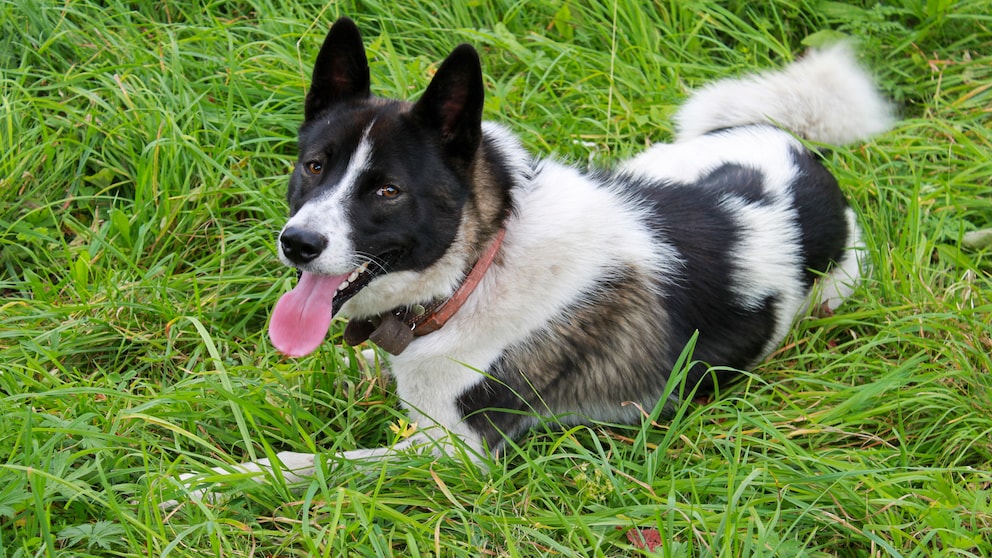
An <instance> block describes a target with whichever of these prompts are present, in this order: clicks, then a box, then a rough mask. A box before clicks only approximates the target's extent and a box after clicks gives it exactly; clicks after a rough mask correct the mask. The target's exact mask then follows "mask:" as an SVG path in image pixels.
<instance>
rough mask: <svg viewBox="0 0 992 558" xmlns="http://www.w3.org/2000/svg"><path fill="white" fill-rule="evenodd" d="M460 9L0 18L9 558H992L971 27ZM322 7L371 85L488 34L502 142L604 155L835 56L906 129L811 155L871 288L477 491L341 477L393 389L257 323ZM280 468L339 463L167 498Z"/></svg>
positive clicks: (76, 9)
mask: <svg viewBox="0 0 992 558" xmlns="http://www.w3.org/2000/svg"><path fill="white" fill-rule="evenodd" d="M453 4H454V5H453V6H451V7H450V8H441V7H439V6H440V5H439V4H437V3H433V2H431V3H420V2H410V3H396V2H382V1H380V0H370V1H366V2H352V1H342V2H338V3H329V4H326V5H323V4H308V3H305V2H292V3H290V2H284V1H283V0H247V1H239V2H212V3H207V5H206V6H202V5H200V4H194V3H191V2H163V3H125V2H120V1H118V0H107V1H104V2H95V1H92V0H64V1H61V2H51V1H48V0H42V1H38V2H20V1H16V0H0V295H2V297H3V298H2V301H0V555H3V556H11V557H34V556H118V557H122V556H338V555H383V556H389V555H402V556H490V555H491V556H536V555H541V556H544V555H564V556H572V555H589V556H631V555H660V556H709V555H721V556H745V555H746V556H772V555H775V556H945V555H953V556H992V543H990V542H989V541H992V375H990V368H992V357H990V356H989V355H990V353H992V326H990V325H989V322H990V311H992V258H990V257H992V253H990V249H989V248H988V247H986V248H976V249H969V248H966V247H963V246H962V239H963V237H964V235H965V233H967V232H970V231H974V230H978V229H985V228H989V227H992V131H990V130H992V87H990V85H989V84H990V82H992V70H990V68H992V57H990V53H992V31H990V29H989V27H990V25H992V18H990V16H989V15H988V6H987V3H986V2H985V1H984V0H982V1H979V0H962V1H958V2H952V1H950V0H929V1H927V2H912V1H909V0H895V1H893V2H891V3H887V4H872V3H864V4H854V5H852V4H846V3H837V2H825V1H814V0H793V1H776V2H768V3H750V2H742V1H732V2H713V1H709V0H690V1H687V2H656V3H653V4H652V5H651V6H650V7H649V8H648V7H644V6H645V3H644V2H633V1H628V0H616V1H615V2H605V3H601V2H586V1H580V0H571V1H569V0H564V1H561V0H559V1H551V2H549V1H542V2H527V1H519V2H508V1H506V2H500V1H493V2H488V1H487V2H473V3H458V2H455V3H453ZM339 14H349V15H351V16H353V17H355V18H356V19H357V20H358V21H359V25H360V26H361V27H362V29H363V31H364V33H365V35H366V42H367V44H368V45H369V46H368V48H369V53H370V56H371V58H372V62H371V64H372V73H373V82H374V88H375V91H376V92H377V93H379V94H383V95H389V96H402V97H411V96H415V95H416V94H417V93H418V92H419V91H420V90H421V89H422V88H423V87H424V86H425V85H426V82H427V80H428V79H429V75H430V73H431V71H432V70H433V69H434V68H435V67H436V63H437V62H438V61H439V60H440V59H441V58H442V57H443V56H444V54H446V52H447V50H448V49H450V48H451V47H453V46H454V45H455V44H456V43H458V42H462V41H468V42H472V43H473V44H475V45H477V46H478V47H479V48H480V49H481V50H482V52H483V57H484V66H485V72H486V82H487V86H488V89H489V95H488V97H487V101H486V111H487V117H488V118H491V119H494V120H498V121H502V122H506V123H512V125H513V126H514V127H515V128H516V129H517V130H518V131H519V132H520V133H521V135H522V137H523V139H524V141H525V143H526V144H527V145H528V146H530V147H531V148H533V149H534V150H537V151H540V152H546V153H553V154H555V155H556V156H558V157H560V158H564V159H567V160H572V161H577V162H586V161H591V162H593V163H604V164H608V163H609V162H610V161H613V160H615V159H616V158H618V157H622V156H625V155H628V154H630V153H633V152H635V151H636V150H638V149H639V148H640V147H641V146H643V145H645V144H646V143H647V142H648V141H652V140H653V141H665V140H667V139H669V138H670V137H671V123H670V120H669V118H670V116H671V114H672V112H673V111H674V109H675V107H677V106H678V103H679V102H680V101H681V100H682V99H683V98H684V97H685V95H686V94H687V92H688V90H689V89H690V88H691V87H694V86H698V85H701V84H703V83H706V82H707V81H710V80H713V79H716V78H719V77H722V76H726V75H731V74H737V73H740V72H743V71H747V70H751V69H756V68H765V67H770V66H775V65H778V64H781V63H782V62H783V61H786V60H789V59H791V58H792V57H794V56H795V55H797V54H798V53H800V52H801V51H802V50H803V49H804V48H805V46H806V45H808V44H816V43H817V42H819V41H822V40H825V39H828V38H830V37H832V36H837V35H847V36H850V37H855V38H857V39H858V41H859V45H860V50H861V51H862V52H863V53H864V56H865V61H866V63H868V64H869V65H870V66H872V67H873V68H875V69H876V70H877V73H878V76H879V79H880V82H881V83H882V85H883V87H884V89H885V90H886V92H887V93H888V94H889V95H891V96H892V98H894V99H895V100H896V101H897V103H898V104H899V106H900V110H901V115H902V120H901V121H900V123H899V124H898V126H897V127H896V129H894V130H893V131H891V132H889V133H887V134H885V135H883V136H881V137H879V138H877V139H876V140H874V141H872V142H871V143H868V144H866V145H861V146H853V147H850V148H842V149H837V150H835V151H833V152H832V154H831V155H830V156H829V158H830V160H829V166H830V167H831V168H832V169H833V170H834V171H835V172H836V174H837V176H838V177H839V179H840V180H841V181H842V183H843V184H844V186H845V188H846V190H847V191H848V192H849V195H850V198H851V200H852V203H853V204H854V205H855V206H856V207H857V208H858V210H859V212H860V213H861V215H862V219H863V222H864V225H865V229H866V230H867V231H868V241H869V243H870V248H871V253H872V256H873V258H874V262H875V272H874V275H873V278H872V279H871V280H870V281H868V282H867V283H866V284H865V285H864V287H863V288H861V289H860V290H859V291H858V293H857V294H856V295H855V296H854V297H853V298H852V299H851V300H850V301H849V302H848V303H846V304H845V305H844V306H843V307H841V309H840V310H839V311H838V312H837V313H836V314H835V315H833V316H830V317H823V318H816V319H814V318H808V319H804V320H801V321H800V322H799V323H798V324H797V327H796V329H795V332H794V333H793V334H792V335H791V336H790V337H789V338H788V340H787V341H786V343H785V344H784V345H783V347H782V348H781V349H780V350H779V351H778V352H777V353H775V354H774V355H773V356H772V357H771V358H769V359H768V361H767V362H766V363H765V364H763V365H762V366H760V367H759V368H758V369H757V370H755V371H754V373H753V374H752V375H750V376H749V377H748V379H747V380H746V381H744V382H742V383H740V384H738V385H736V386H733V387H731V388H729V389H727V390H726V391H725V392H724V393H722V394H720V396H719V397H717V398H714V399H713V400H710V401H703V402H696V403H691V404H687V405H685V406H683V408H681V409H680V411H679V414H678V415H677V416H676V417H675V418H674V419H673V420H671V421H666V422H658V421H652V420H649V419H646V420H645V422H644V424H643V425H641V426H637V427H626V428H624V427H610V426H609V425H597V426H594V427H581V428H572V429H568V430H561V429H557V428H547V429H539V430H538V431H536V432H534V433H533V434H532V435H530V436H528V437H527V438H525V439H523V440H520V441H519V442H518V443H517V444H514V445H512V446H511V449H510V450H509V451H508V452H507V453H506V455H504V456H502V457H500V458H498V459H493V460H492V462H491V463H489V469H488V471H482V470H479V469H476V468H473V467H470V466H466V465H465V463H463V462H462V461H460V460H459V459H450V460H448V459H441V460H434V459H431V458H428V457H416V456H413V457H410V458H409V459H408V460H405V461H403V462H402V463H397V464H387V465H383V466H382V467H381V468H378V469H376V470H374V471H373V473H372V474H369V473H367V472H362V471H359V470H356V469H355V468H354V467H351V466H348V465H347V464H345V465H342V466H340V467H335V466H333V465H335V464H334V463H333V457H332V456H333V452H334V451H335V450H342V449H352V448H355V447H369V446H376V445H382V444H387V443H390V442H391V441H393V440H394V439H395V438H396V437H397V435H396V434H394V433H393V432H392V430H391V429H390V428H389V427H390V426H391V425H392V426H396V425H398V424H399V423H400V421H401V418H402V413H400V412H399V411H397V410H396V408H397V404H396V400H395V397H394V396H393V395H392V394H391V392H390V386H389V384H388V382H387V380H385V379H383V378H382V377H381V376H380V375H378V374H375V373H366V372H362V371H360V370H359V369H358V367H357V365H356V364H355V363H356V359H355V356H354V354H353V353H351V352H350V350H349V349H347V348H344V347H343V346H342V345H341V344H340V343H339V342H337V341H335V342H332V343H327V344H325V345H324V347H323V348H322V349H321V350H320V351H319V354H316V355H315V356H312V357H309V358H305V359H301V360H297V361H287V360H284V359H283V358H281V357H280V356H279V355H278V354H277V353H276V352H275V351H274V350H273V349H272V347H271V346H270V345H269V344H268V342H267V339H266V337H265V334H264V329H265V324H266V320H267V318H268V315H269V312H270V310H271V307H272V304H273V303H274V301H275V300H276V298H277V297H278V295H279V294H280V293H282V292H284V291H285V290H286V289H287V288H289V286H290V285H291V284H292V282H293V280H294V277H293V274H292V272H291V271H290V270H288V269H285V268H283V267H281V266H280V265H279V264H278V262H277V261H276V259H275V257H274V246H273V240H274V235H275V232H276V230H277V229H278V227H279V226H280V223H281V220H282V219H283V216H284V214H285V210H286V209H285V205H284V202H283V195H284V194H283V188H284V185H285V183H286V177H287V171H288V169H289V168H290V165H291V162H292V160H293V157H294V149H295V146H294V141H295V139H294V137H295V129H296V126H297V125H298V123H299V121H300V120H301V118H302V97H303V95H304V93H305V87H306V85H307V83H308V80H309V70H310V66H311V63H312V60H313V58H314V56H315V55H316V51H317V48H318V46H319V43H320V40H321V39H322V36H323V33H324V31H325V29H326V26H327V25H328V24H329V22H330V21H332V20H333V19H334V18H335V17H336V16H337V15H339ZM335 331H337V332H340V325H338V326H336V328H335ZM646 411H650V410H646ZM282 450H295V451H305V452H311V451H317V450H320V451H324V452H325V453H324V454H323V455H324V456H326V457H325V459H327V460H328V463H325V464H323V466H322V467H321V468H320V470H319V471H318V475H317V476H316V477H315V478H314V480H313V481H311V482H309V483H305V484H304V485H303V486H297V487H292V486H287V485H286V484H285V483H283V482H282V481H281V480H280V479H278V478H276V479H273V480H272V481H271V482H268V483H264V484H260V483H255V482H253V481H252V480H250V479H247V478H240V477H233V478H232V479H230V480H229V482H226V483H224V484H222V485H221V488H220V490H221V491H223V492H224V493H225V494H227V495H228V496H230V498H229V499H228V500H227V501H225V502H224V503H220V504H205V503H187V504H185V505H184V506H183V507H182V508H181V509H180V510H179V511H178V512H175V513H168V514H167V513H165V512H162V511H160V510H159V509H158V507H157V505H158V504H159V503H160V502H162V501H163V500H167V499H170V498H173V497H176V496H177V495H180V494H181V493H182V490H181V488H180V486H179V484H178V483H177V481H176V480H175V479H176V476H177V475H178V474H179V473H182V472H189V471H194V472H204V473H206V472H207V470H208V467H211V466H216V465H221V464H230V463H236V462H240V461H243V460H245V459H254V458H260V457H264V456H267V455H270V454H273V453H275V452H278V451H282ZM206 480H210V477H209V476H206Z"/></svg>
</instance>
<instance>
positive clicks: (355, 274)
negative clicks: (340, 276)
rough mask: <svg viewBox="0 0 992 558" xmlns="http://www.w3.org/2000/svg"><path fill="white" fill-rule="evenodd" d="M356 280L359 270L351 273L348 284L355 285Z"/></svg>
mask: <svg viewBox="0 0 992 558" xmlns="http://www.w3.org/2000/svg"><path fill="white" fill-rule="evenodd" d="M355 279H358V271H357V270H356V271H352V272H351V275H349V276H348V282H349V283H354V282H355Z"/></svg>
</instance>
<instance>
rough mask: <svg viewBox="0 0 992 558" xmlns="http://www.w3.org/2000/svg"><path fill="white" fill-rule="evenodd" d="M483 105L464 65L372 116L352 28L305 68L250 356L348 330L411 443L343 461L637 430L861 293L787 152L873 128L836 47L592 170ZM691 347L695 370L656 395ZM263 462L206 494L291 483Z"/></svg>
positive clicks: (871, 106) (307, 462)
mask: <svg viewBox="0 0 992 558" xmlns="http://www.w3.org/2000/svg"><path fill="white" fill-rule="evenodd" d="M484 95H485V94H484V90H483V79H482V69H481V62H480V58H479V55H478V54H477V52H476V50H475V49H474V48H473V47H471V46H469V45H461V46H458V47H457V48H455V49H454V50H453V51H452V52H451V54H450V55H449V56H448V57H447V58H446V59H445V60H444V61H443V63H442V64H441V65H440V67H439V68H438V70H437V72H436V74H435V75H434V76H433V78H432V80H431V81H430V84H429V85H428V87H427V89H426V90H425V92H424V93H423V95H422V96H421V97H420V98H419V99H418V100H417V101H416V102H406V101H402V100H392V99H383V98H378V97H375V96H373V95H372V94H371V93H370V76H369V65H368V61H367V58H366V54H365V50H364V46H363V43H362V38H361V35H360V33H359V30H358V28H357V26H356V25H355V23H354V22H352V21H351V20H350V19H347V18H342V19H339V20H338V21H337V22H335V23H334V24H333V26H332V27H331V28H330V30H329V32H328V33H327V36H326V39H325V40H324V42H323V45H322V47H321V48H320V51H319V54H318V55H317V59H316V62H315V64H314V68H313V76H312V83H311V86H310V89H309V91H308V93H307V95H306V99H305V103H304V107H303V109H304V121H303V124H302V126H301V127H300V130H299V158H298V161H297V163H296V165H295V168H294V170H293V172H292V176H291V177H290V180H289V189H288V195H287V200H288V204H289V219H288V221H287V222H286V224H285V226H284V227H283V228H282V230H281V232H280V233H279V237H278V252H279V259H280V260H281V261H282V262H283V263H284V264H286V265H288V266H290V267H292V268H295V269H296V270H297V271H298V272H299V275H300V278H299V281H298V284H297V286H296V287H295V288H294V289H293V290H292V291H290V292H288V293H286V294H285V295H283V296H282V297H281V298H280V300H279V301H278V302H277V303H276V305H275V308H274V311H273V314H272V318H271V321H270V325H269V336H270V339H271V341H272V343H273V344H274V345H275V347H276V348H277V349H278V350H280V351H281V352H282V353H284V354H286V355H288V356H291V357H298V356H303V355H306V354H309V353H311V352H312V351H314V350H315V349H316V348H317V347H318V346H319V345H320V344H321V343H323V342H324V340H325V337H326V336H327V332H328V329H329V327H330V324H331V321H332V319H333V318H334V317H335V316H339V315H340V316H347V317H349V322H348V324H347V326H346V328H345V331H344V338H345V341H346V342H348V343H350V344H359V343H362V342H364V341H365V340H367V339H371V340H372V341H373V342H374V343H375V344H377V345H379V346H380V347H381V348H383V349H385V350H386V351H388V352H390V353H392V356H391V358H390V359H389V366H388V368H389V372H390V373H391V375H392V377H393V378H394V379H395V385H396V392H397V394H398V396H399V399H400V401H401V402H402V404H403V405H404V406H405V407H406V409H407V410H408V412H409V415H410V420H411V422H412V423H416V425H417V430H416V433H415V434H413V435H412V436H411V437H409V438H408V439H406V440H405V441H403V442H400V443H399V444H397V445H395V446H393V447H389V448H376V449H356V450H354V451H348V452H345V453H344V454H343V455H342V456H341V457H343V458H344V459H376V458H382V457H384V456H389V455H393V454H395V453H398V452H402V451H404V450H411V449H413V448H424V447H426V448H431V451H435V452H437V453H439V454H445V453H447V454H450V453H452V452H454V451H456V450H458V449H459V448H461V449H462V450H467V454H469V455H471V456H474V459H476V460H481V459H482V458H483V456H485V455H486V454H487V453H495V452H499V451H500V450H501V449H502V448H503V446H504V443H505V441H506V440H508V439H513V438H515V437H518V436H520V435H522V434H523V433H525V432H526V431H527V430H528V429H530V428H532V427H533V426H534V425H535V424H536V423H537V421H538V420H539V419H541V418H542V417H549V418H552V419H553V420H555V421H559V422H561V423H564V424H575V423H588V422H590V421H604V422H609V423H636V422H638V421H640V420H642V417H643V414H642V413H643V410H644V409H647V410H651V409H655V408H657V405H659V404H661V405H667V406H669V407H671V406H674V405H677V404H678V403H679V401H680V400H681V398H682V397H684V396H685V395H686V394H696V395H700V394H706V393H709V392H712V391H713V389H714V388H715V386H717V385H720V384H723V383H724V382H730V381H732V380H733V379H734V377H735V376H737V375H739V374H740V373H739V372H735V370H748V369H749V368H751V367H753V366H754V365H756V364H758V363H759V362H761V361H762V359H764V358H765V357H766V356H768V355H769V353H771V352H772V351H773V350H774V349H775V348H776V347H777V346H778V345H779V343H780V342H781V341H782V339H783V338H784V337H785V336H786V335H787V333H788V331H789V329H790V327H791V325H792V324H793V322H794V320H795V319H796V317H797V316H800V315H802V314H803V313H804V312H807V311H808V310H810V309H811V308H813V307H825V308H828V309H830V310H833V309H834V308H836V307H837V305H838V304H840V302H841V301H842V300H843V299H844V298H845V297H847V296H848V295H849V294H851V292H852V291H853V289H854V288H855V287H856V285H857V284H858V281H859V278H860V277H861V276H862V274H863V272H864V269H865V267H866V258H865V255H864V252H865V244H864V242H863V240H862V232H861V229H860V228H859V225H858V222H857V219H856V217H855V212H854V211H853V210H852V209H851V208H850V207H849V205H848V204H847V202H846V201H845V197H844V195H843V194H842V192H841V190H840V188H839V187H838V184H837V181H836V180H835V178H834V177H833V176H832V175H831V174H830V172H829V171H828V170H827V169H826V168H825V166H824V161H823V159H822V155H821V154H820V153H818V152H817V150H816V149H810V148H808V147H806V146H805V144H804V141H807V142H814V143H816V144H847V143H851V142H855V141H860V140H865V139H867V138H869V137H871V136H873V135H875V134H878V133H881V132H883V131H884V130H886V129H887V128H888V127H889V126H890V125H891V123H892V122H893V116H892V112H891V108H890V105H889V104H888V102H887V101H886V99H884V97H883V96H882V95H881V94H880V93H879V92H878V90H877V88H876V86H875V85H874V83H873V80H872V79H871V77H870V76H869V75H868V73H867V72H866V71H864V70H863V69H862V68H861V67H860V66H859V65H858V64H857V63H856V61H855V58H854V56H853V54H852V52H851V49H850V48H849V47H848V46H845V45H836V46H833V47H829V48H826V49H823V50H819V51H812V52H810V53H808V54H807V55H806V56H805V57H804V58H801V59H800V60H799V61H797V62H794V63H792V64H791V65H788V66H786V67H785V68H784V69H782V70H777V71H768V72H765V73H761V74H757V75H753V76H745V77H743V78H737V79H726V80H723V81H718V82H716V83H714V84H712V85H710V86H708V87H705V88H703V89H702V90H700V91H698V92H696V93H695V94H693V95H692V96H691V98H690V99H689V100H688V102H687V103H686V104H685V105H684V106H683V107H682V108H681V109H680V110H679V111H678V113H677V115H676V124H677V137H676V138H675V141H674V142H672V143H659V144H655V145H653V146H652V147H650V148H648V149H647V150H646V151H644V152H642V153H641V154H639V155H637V156H635V157H634V158H632V159H630V160H627V161H624V162H621V163H619V164H618V165H617V166H616V167H615V168H613V169H609V170H596V169H593V170H588V169H576V168H572V167H570V166H567V165H565V164H562V163H561V162H558V161H556V160H552V159H548V158H541V157H537V156H535V155H532V154H530V153H528V152H527V151H525V149H524V148H523V147H522V146H521V142H520V140H519V139H518V138H517V137H516V136H514V134H513V133H512V132H511V131H510V130H509V129H508V128H507V127H505V126H503V125H500V124H496V123H492V122H486V121H483V120H482V113H483V100H484ZM690 342H692V343H694V345H693V346H692V362H694V363H695V364H692V365H691V366H687V367H685V369H684V370H682V371H680V375H679V378H678V382H679V386H677V387H676V386H673V385H670V384H671V382H673V381H676V380H674V379H673V376H672V374H673V368H675V365H676V362H677V361H678V360H679V357H680V355H682V354H683V351H684V349H685V348H686V346H687V344H688V343H690ZM276 457H277V458H278V460H279V462H280V463H279V465H278V466H274V465H273V464H271V463H269V462H268V460H261V461H259V462H256V463H245V464H242V465H238V466H236V467H233V468H226V469H225V468H218V469H217V471H218V472H221V473H223V472H225V471H230V470H234V471H239V472H253V471H254V472H257V471H270V470H271V469H273V468H275V467H278V469H279V470H280V471H281V473H282V474H283V476H284V477H285V478H286V479H287V480H289V481H296V480H299V479H302V478H305V477H307V476H308V475H310V474H311V473H312V470H313V466H314V456H313V455H310V454H301V453H292V452H283V453H279V454H277V456H276Z"/></svg>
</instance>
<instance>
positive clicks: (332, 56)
mask: <svg viewBox="0 0 992 558" xmlns="http://www.w3.org/2000/svg"><path fill="white" fill-rule="evenodd" d="M369 95H370V93H369V62H368V59H366V58H365V47H364V46H363V45H362V35H361V33H359V32H358V27H357V26H356V25H355V22H354V21H351V20H350V19H348V18H346V17H342V18H341V19H339V20H337V21H335V22H334V25H332V26H331V30H330V31H328V32H327V37H325V38H324V44H323V46H321V47H320V53H319V54H318V55H317V61H316V62H315V63H314V65H313V78H312V81H311V82H310V91H309V92H307V99H306V104H305V105H304V116H305V117H306V119H307V120H311V119H313V118H315V117H316V116H317V115H318V114H320V113H321V112H323V111H324V110H325V109H326V108H328V107H329V106H331V105H332V104H334V103H339V102H342V101H347V100H350V99H362V98H365V97H368V96H369Z"/></svg>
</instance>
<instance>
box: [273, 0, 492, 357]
mask: <svg viewBox="0 0 992 558" xmlns="http://www.w3.org/2000/svg"><path fill="white" fill-rule="evenodd" d="M483 97H484V93H483V85H482V71H481V67H480V63H479V57H478V54H477V53H476V51H475V50H474V49H473V48H472V47H470V46H468V45H462V46H459V47H457V48H456V49H455V50H454V51H453V52H452V53H451V54H450V55H449V56H448V57H447V58H446V59H445V61H444V62H443V63H442V64H441V66H440V68H439V69H438V71H437V73H436V74H435V76H434V78H433V79H432V81H431V83H430V85H429V86H428V87H427V90H426V91H425V92H424V94H423V96H422V97H421V98H420V99H419V100H418V101H417V102H415V103H408V102H403V101H396V100H387V99H381V98H377V97H374V96H372V95H371V93H370V88H369V66H368V62H367V59H366V55H365V49H364V47H363V45H362V39H361V36H360V34H359V31H358V28H357V27H356V26H355V24H354V23H353V22H352V21H351V20H349V19H346V18H342V19H340V20H338V21H337V22H335V23H334V25H333V26H332V27H331V29H330V31H329V32H328V34H327V37H326V39H325V40H324V44H323V46H322V47H321V49H320V53H319V55H318V56H317V61H316V63H315V64H314V69H313V78H312V83H311V86H310V91H309V92H308V93H307V96H306V103H305V107H304V114H305V120H304V122H303V125H302V126H301V127H300V132H299V158H298V160H297V163H296V167H295V168H294V170H293V174H292V177H291V178H290V181H289V193H288V202H289V214H290V218H289V221H288V222H287V223H286V225H285V227H284V228H283V229H282V231H281V232H280V234H279V242H278V247H279V258H280V260H282V261H283V263H285V264H286V265H289V266H292V267H295V268H296V269H298V270H299V271H300V273H301V275H300V281H299V284H298V285H297V287H296V288H295V289H293V291H291V292H290V293H287V294H286V295H284V296H283V297H282V298H281V299H280V300H279V302H278V303H277V305H276V308H275V311H274V312H273V316H272V321H271V323H270V328H269V333H270V337H271V339H272V341H273V343H274V344H275V346H276V347H277V348H279V349H280V350H281V351H282V352H284V353H286V354H288V355H291V356H300V355H304V354H307V353H309V352H311V351H313V350H314V349H315V348H316V347H317V346H318V345H319V344H320V342H321V341H322V340H323V338H324V336H325V335H326V333H327V329H328V327H329V325H330V322H331V318H332V317H333V315H334V314H335V313H336V312H337V310H338V309H340V308H341V307H342V306H344V305H345V304H348V306H347V307H346V309H347V310H348V314H350V315H352V316H361V317H367V316H372V315H376V314H381V313H383V312H386V311H388V310H390V309H392V308H395V307H397V306H400V305H404V304H413V303H416V302H420V301H421V300H425V299H430V298H433V297H435V296H443V295H444V292H445V290H446V289H449V288H450V285H447V284H445V283H451V282H452V281H457V277H455V276H456V275H457V274H458V273H460V272H461V271H462V269H463V267H464V263H463V262H461V261H457V260H458V259H459V258H458V257H457V256H458V254H457V252H458V250H455V249H454V248H453V246H454V245H456V244H457V239H458V238H459V236H460V235H464V230H463V229H464V225H463V221H464V214H465V208H466V206H468V205H471V204H473V203H474V202H473V198H474V197H475V194H474V193H473V177H474V173H476V172H478V169H477V167H478V165H477V163H476V161H477V159H478V158H479V157H478V152H479V146H480V143H481V141H482V127H481V126H482V105H483ZM447 260H452V261H447ZM449 276H451V277H449ZM435 291H436V292H435ZM411 298H413V300H411Z"/></svg>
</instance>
